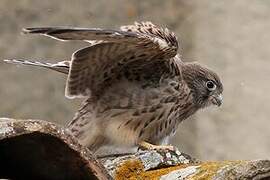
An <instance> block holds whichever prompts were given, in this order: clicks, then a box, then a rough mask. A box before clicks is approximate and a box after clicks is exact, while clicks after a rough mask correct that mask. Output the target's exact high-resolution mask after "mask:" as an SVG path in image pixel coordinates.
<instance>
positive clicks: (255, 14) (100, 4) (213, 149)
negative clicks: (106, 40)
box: [0, 0, 270, 160]
mask: <svg viewBox="0 0 270 180" xmlns="http://www.w3.org/2000/svg"><path fill="white" fill-rule="evenodd" d="M142 20H150V21H153V22H154V23H156V24H160V25H162V26H166V27H168V28H170V29H171V30H173V31H175V32H176V34H177V35H178V37H179V39H180V41H181V54H182V55H183V58H184V60H185V61H198V62H200V63H201V64H204V65H206V66H208V67H210V68H212V69H214V70H215V71H216V72H218V74H219V75H220V76H221V78H222V80H223V83H224V88H225V91H224V100H225V101H224V105H223V106H222V107H221V108H214V107H213V108H208V109H205V110H203V111H201V112H199V113H197V114H196V115H195V116H193V117H191V118H190V119H188V120H187V121H185V122H184V123H182V124H181V125H180V127H179V129H178V133H177V135H176V137H175V138H174V140H173V142H172V143H173V144H174V145H176V146H178V147H179V149H180V150H182V151H185V152H187V153H189V154H191V155H193V156H195V157H197V158H200V159H210V160H214V159H218V160H221V159H262V158H269V155H270V119H269V113H270V93H269V92H270V82H269V80H270V31H269V30H270V1H267V0H258V1H252V0H237V1H235V0H227V1H211V0H204V1H201V0H189V1H187V0H167V1H164V0H148V1H144V0H129V1H127V0H111V1H107V0H99V1H97V0H77V1H73V0H58V1H38V0H36V1H35V0H20V1H11V0H1V1H0V59H4V58H23V59H32V60H47V61H51V62H56V61H58V60H68V59H70V56H71V54H72V53H73V51H75V50H76V49H78V48H80V47H83V46H86V45H87V44H86V43H80V42H69V43H64V42H59V41H55V40H53V39H49V38H46V37H40V36H24V35H21V34H20V31H21V29H22V28H23V27H34V26H82V27H107V28H118V26H120V25H123V24H132V23H133V22H134V21H142ZM0 83H1V88H0V101H1V106H0V116H5V117H14V118H35V119H44V120H49V121H53V122H57V123H59V124H66V123H67V122H68V121H69V120H70V119H71V118H72V116H73V114H74V112H75V111H76V109H77V108H78V106H79V104H80V100H68V99H66V98H65V97H64V87H65V76H64V75H62V74H59V73H57V72H51V71H47V70H43V69H35V68H31V67H30V68H29V67H16V66H12V65H7V64H4V63H3V62H0Z"/></svg>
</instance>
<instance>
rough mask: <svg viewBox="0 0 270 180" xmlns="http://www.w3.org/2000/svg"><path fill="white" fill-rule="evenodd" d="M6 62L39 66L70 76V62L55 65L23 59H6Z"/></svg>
mask: <svg viewBox="0 0 270 180" xmlns="http://www.w3.org/2000/svg"><path fill="white" fill-rule="evenodd" d="M4 62H6V63H10V64H16V65H29V66H38V67H42V68H46V69H52V70H54V71H58V72H61V73H64V74H68V72H69V67H70V62H69V61H61V62H58V63H55V64H52V63H46V62H38V61H28V60H21V59H5V60H4Z"/></svg>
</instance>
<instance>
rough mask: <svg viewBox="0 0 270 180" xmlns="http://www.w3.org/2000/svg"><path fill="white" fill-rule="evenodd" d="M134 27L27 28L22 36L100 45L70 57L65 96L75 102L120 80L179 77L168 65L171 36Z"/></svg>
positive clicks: (150, 27) (173, 51) (173, 44)
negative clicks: (170, 72)
mask: <svg viewBox="0 0 270 180" xmlns="http://www.w3.org/2000/svg"><path fill="white" fill-rule="evenodd" d="M135 26H136V27H137V30H133V31H129V30H128V29H129V28H126V31H125V28H122V29H123V30H120V31H119V30H105V29H93V28H91V29H89V28H61V27H58V28H27V29H25V30H24V32H25V33H32V34H33V33H37V34H42V35H46V36H49V37H53V38H56V39H59V40H84V41H92V40H95V41H99V43H96V44H95V45H92V46H90V47H86V48H83V49H81V50H78V51H77V52H75V53H74V54H73V55H72V59H71V67H70V72H69V76H68V80H67V85H66V96H67V97H69V98H74V97H91V96H97V94H99V93H100V92H101V91H103V90H104V89H105V88H106V87H108V86H110V85H111V84H112V83H113V82H114V81H117V80H120V79H121V78H122V77H125V78H126V79H129V80H139V81H140V80H142V78H151V77H154V76H155V77H157V76H161V75H162V74H163V72H164V71H165V69H166V68H169V69H174V70H176V71H175V72H173V73H178V74H179V69H178V68H177V67H176V68H174V66H175V64H173V63H174V62H173V61H171V58H173V57H175V56H176V54H177V49H178V43H177V39H176V37H175V36H174V34H173V33H171V32H170V31H168V30H167V29H165V30H164V29H161V28H158V27H157V26H154V25H149V23H145V24H144V23H142V24H138V23H137V24H135V25H134V27H135ZM130 27H133V26H130ZM130 29H132V28H130ZM134 29H135V28H134Z"/></svg>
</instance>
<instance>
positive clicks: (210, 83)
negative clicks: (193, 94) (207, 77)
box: [206, 81, 217, 91]
mask: <svg viewBox="0 0 270 180" xmlns="http://www.w3.org/2000/svg"><path fill="white" fill-rule="evenodd" d="M206 87H207V89H208V90H209V91H214V90H215V89H216V87H217V86H216V84H215V83H214V82H213V81H207V82H206Z"/></svg>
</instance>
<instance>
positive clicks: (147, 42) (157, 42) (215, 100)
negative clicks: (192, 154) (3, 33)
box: [6, 22, 223, 151]
mask: <svg viewBox="0 0 270 180" xmlns="http://www.w3.org/2000/svg"><path fill="white" fill-rule="evenodd" d="M24 32H25V33H30V34H42V35H46V36H49V37H53V38H56V39H59V40H83V41H88V42H90V43H91V45H90V46H89V47H86V48H83V49H80V50H78V51H76V52H75V53H74V54H73V55H72V58H71V62H70V63H69V62H60V63H57V64H49V63H40V62H31V61H23V60H6V61H8V62H12V63H19V64H29V65H35V66H42V67H45V68H49V69H53V70H56V71H59V72H62V73H65V74H68V78H67V83H66V92H65V93H66V96H67V97H68V98H77V97H82V98H86V100H85V101H84V103H83V104H82V106H81V108H80V109H79V111H78V112H77V113H76V115H75V117H74V119H73V120H72V121H71V122H70V123H69V125H68V127H69V128H70V129H71V131H72V132H73V133H74V135H75V136H76V137H78V139H79V141H80V142H81V143H82V144H83V145H87V146H88V147H89V148H90V149H91V150H92V151H95V150H97V149H99V148H100V147H101V146H104V145H116V146H129V147H134V146H136V145H138V144H139V143H140V142H142V141H147V142H150V143H153V144H158V145H159V144H166V143H168V142H167V139H168V137H170V136H171V135H172V134H173V133H174V132H175V130H176V129H177V127H178V124H179V123H180V122H181V121H183V120H184V119H186V118H188V117H189V116H191V115H192V114H194V113H195V112H196V111H197V110H198V109H201V108H204V107H207V106H209V105H212V104H214V105H218V106H220V105H221V102H222V96H221V94H222V91H223V86H222V83H221V81H220V79H219V77H218V75H217V74H216V73H214V72H213V71H211V70H209V69H207V68H205V67H202V66H201V65H199V64H196V63H184V62H182V61H181V59H180V56H179V55H178V54H177V50H178V41H177V38H176V36H175V35H174V34H173V33H172V32H170V31H169V30H168V29H162V28H159V27H157V26H155V25H153V24H152V23H151V22H143V23H135V24H134V25H130V26H123V27H121V30H104V29H87V28H63V27H57V28H53V27H52V28H51V27H49V28H27V29H25V30H24Z"/></svg>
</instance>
